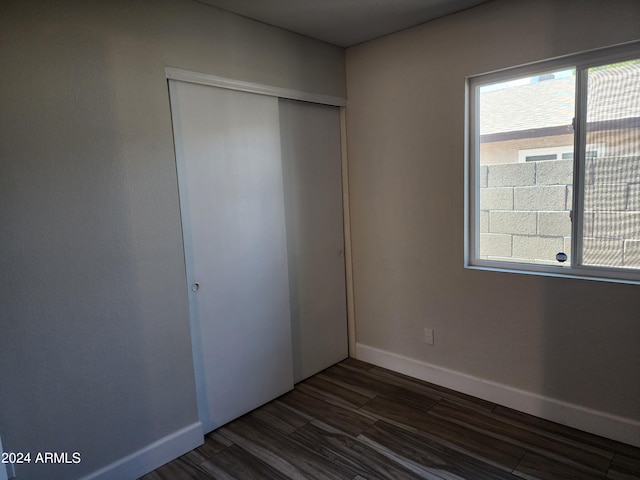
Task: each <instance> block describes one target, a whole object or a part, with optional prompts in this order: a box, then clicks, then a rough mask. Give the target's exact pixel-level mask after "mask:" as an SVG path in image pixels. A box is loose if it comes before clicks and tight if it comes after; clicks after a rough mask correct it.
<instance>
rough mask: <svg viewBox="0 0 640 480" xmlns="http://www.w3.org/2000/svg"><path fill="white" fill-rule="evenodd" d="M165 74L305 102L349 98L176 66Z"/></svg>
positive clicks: (339, 102) (337, 104) (341, 103)
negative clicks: (263, 83) (245, 80)
mask: <svg viewBox="0 0 640 480" xmlns="http://www.w3.org/2000/svg"><path fill="white" fill-rule="evenodd" d="M165 74H166V77H167V78H168V79H170V80H180V81H182V82H189V83H198V84H200V85H209V86H212V87H221V88H228V89H230V90H239V91H241V92H249V93H258V94H260V95H269V96H271V97H278V98H289V99H291V100H301V101H303V102H311V103H319V104H322V105H332V106H335V107H344V106H345V105H346V104H347V100H346V99H345V98H343V97H334V96H331V95H323V94H319V93H310V92H302V91H299V90H291V89H289V88H281V87H272V86H270V85H261V84H259V83H251V82H244V81H242V80H234V79H232V78H226V77H219V76H217V75H210V74H208V73H199V72H191V71H189V70H182V69H180V68H174V67H165Z"/></svg>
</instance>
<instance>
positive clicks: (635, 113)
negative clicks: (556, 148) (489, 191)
mask: <svg viewBox="0 0 640 480" xmlns="http://www.w3.org/2000/svg"><path fill="white" fill-rule="evenodd" d="M574 99H575V77H574V76H569V77H563V78H556V79H550V80H543V81H540V82H538V83H530V84H526V85H516V86H511V87H509V88H502V89H498V90H490V91H485V92H482V93H481V94H480V134H481V135H488V134H493V133H501V132H513V131H521V130H530V129H537V128H548V127H561V126H568V125H571V121H572V119H573V116H574V111H575V108H574V102H575V100H574ZM587 102H588V111H587V121H588V122H600V121H607V120H620V119H624V118H635V117H640V63H636V64H633V65H624V66H620V67H615V68H610V69H602V70H594V71H591V72H590V73H589V87H588V100H587Z"/></svg>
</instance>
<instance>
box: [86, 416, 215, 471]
mask: <svg viewBox="0 0 640 480" xmlns="http://www.w3.org/2000/svg"><path fill="white" fill-rule="evenodd" d="M203 443H204V435H203V433H202V424H201V423H200V422H196V423H192V424H191V425H188V426H186V427H184V428H183V429H181V430H178V431H176V432H173V433H172V434H170V435H167V436H166V437H164V438H161V439H160V440H158V441H156V442H153V443H152V444H150V445H147V446H146V447H144V448H142V449H140V450H138V451H137V452H134V453H132V454H130V455H127V456H126V457H122V458H121V459H120V460H117V461H115V462H113V463H111V464H110V465H107V466H105V467H103V468H101V469H99V470H96V471H95V472H93V473H91V474H89V475H87V476H85V477H82V478H81V479H80V480H126V479H131V480H134V479H136V478H140V477H141V476H143V475H145V474H147V473H149V472H151V471H152V470H155V469H156V468H158V467H160V466H162V465H164V464H165V463H168V462H170V461H171V460H174V459H176V458H178V457H179V456H181V455H184V454H185V453H187V452H188V451H190V450H193V449H194V448H196V447H198V446H200V445H202V444H203Z"/></svg>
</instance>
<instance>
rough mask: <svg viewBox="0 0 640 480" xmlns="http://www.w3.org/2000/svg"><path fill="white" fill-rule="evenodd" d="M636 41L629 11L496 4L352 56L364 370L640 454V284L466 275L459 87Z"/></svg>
mask: <svg viewBox="0 0 640 480" xmlns="http://www.w3.org/2000/svg"><path fill="white" fill-rule="evenodd" d="M636 39H640V2H637V1H631V0H627V1H625V0H616V1H613V2H612V1H607V0H563V1H557V0H520V1H517V2H514V1H511V0H497V1H494V2H489V3H487V4H484V5H481V6H479V7H476V8H473V9H470V10H467V11H464V12H461V13H458V14H455V15H452V16H449V17H445V18H442V19H440V20H436V21H432V22H429V23H427V24H425V25H422V26H419V27H416V28H413V29H410V30H408V31H405V32H401V33H398V34H395V35H390V36H387V37H384V38H382V39H379V40H375V41H372V42H369V43H365V44H362V45H359V46H356V47H353V48H350V49H348V50H347V54H346V62H347V92H348V106H347V132H348V138H347V140H348V154H349V182H350V183H349V188H350V202H351V219H352V224H351V234H352V242H353V244H352V248H353V277H354V290H355V292H354V295H355V314H356V341H357V342H358V345H359V349H358V351H359V352H360V354H361V355H360V356H361V357H362V358H366V359H374V358H375V359H377V360H378V361H380V362H383V363H385V364H386V365H389V366H391V365H396V366H398V368H401V369H402V368H404V369H405V370H411V373H412V374H414V375H417V376H421V377H423V378H430V375H431V373H434V374H437V375H439V376H440V378H441V379H445V380H446V378H448V377H447V376H449V377H451V378H454V377H455V378H457V379H458V380H460V384H461V385H462V384H464V385H467V386H471V387H472V389H473V386H474V385H475V386H480V385H483V383H484V384H486V381H489V382H494V383H492V384H491V385H494V386H496V384H498V385H497V386H496V388H498V390H499V389H500V388H502V387H505V388H504V389H503V390H504V392H511V393H509V395H511V394H514V395H515V393H517V394H518V395H520V396H518V395H516V396H515V397H513V398H521V399H529V400H532V401H534V402H537V401H539V400H540V401H541V405H542V407H540V408H539V409H538V410H539V411H538V412H537V413H539V414H542V415H545V414H546V412H545V411H544V407H545V406H551V407H553V408H556V407H558V408H559V406H561V405H564V403H562V402H565V403H568V404H571V408H573V411H574V413H576V412H577V413H576V414H577V415H578V417H580V415H582V414H584V415H586V416H587V417H588V416H589V415H591V414H595V417H598V418H599V420H598V419H596V420H597V421H596V423H598V421H600V420H602V422H600V423H601V424H599V426H596V428H594V429H593V430H598V429H599V431H601V432H603V428H604V430H606V431H604V433H606V434H609V435H612V436H617V437H618V438H621V439H624V440H626V441H629V442H634V443H636V444H640V423H638V422H639V421H640V348H638V345H639V343H638V342H639V339H640V321H639V316H638V312H640V287H638V286H635V285H622V284H612V283H604V282H594V281H586V280H573V279H572V280H570V279H560V278H545V277H536V276H528V275H516V274H509V273H498V272H486V271H473V270H465V269H464V268H463V264H464V259H463V255H464V246H463V242H464V168H465V163H464V141H465V131H464V128H465V125H464V118H465V77H466V76H469V75H474V74H480V73H485V72H489V71H493V70H497V69H501V68H506V67H509V66H514V65H520V64H525V63H529V62H534V61H538V60H543V59H547V58H551V57H555V56H559V55H563V54H570V53H575V52H579V51H582V50H588V49H592V48H596V47H602V46H606V45H611V44H616V43H620V42H625V41H631V40H636ZM423 327H430V328H433V329H435V346H433V347H430V346H425V345H424V343H423V340H422V338H423V337H422V329H423ZM369 347H372V348H369ZM363 352H364V354H363ZM432 366H435V368H431V367H432ZM430 372H431V373H430ZM478 379H480V380H482V381H481V382H477V381H476V380H478ZM452 383H455V382H452ZM514 389H517V390H514ZM475 393H482V392H481V389H478V390H477V391H476V392H475ZM494 393H495V391H494ZM521 394H522V395H521ZM507 396H508V395H507ZM498 397H499V395H498ZM510 398H511V397H510ZM554 402H555V403H554ZM511 403H514V402H511ZM516 403H517V402H516ZM554 405H555V407H554ZM516 406H521V407H522V408H525V405H516ZM558 408H556V410H557V411H555V413H551V414H550V415H549V416H552V417H554V419H556V420H561V421H564V420H565V419H564V418H558V417H559V414H558V411H559V410H558ZM530 410H531V408H530ZM560 410H561V409H560ZM591 410H593V411H591ZM584 415H583V418H582V419H583V420H584V419H585V418H584ZM567 422H570V420H567ZM607 422H608V423H607ZM634 422H635V423H634ZM578 423H580V422H578ZM583 423H584V422H583ZM587 423H588V422H587ZM602 425H604V427H603V428H600V427H602ZM582 426H584V427H588V425H582ZM625 426H627V427H629V428H626V427H625ZM618 427H620V428H621V429H622V430H624V431H616V429H618Z"/></svg>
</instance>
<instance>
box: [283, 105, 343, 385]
mask: <svg viewBox="0 0 640 480" xmlns="http://www.w3.org/2000/svg"><path fill="white" fill-rule="evenodd" d="M280 132H281V138H282V161H283V168H284V178H285V181H284V187H285V199H286V202H285V206H286V219H287V243H288V251H289V285H290V302H291V318H292V335H293V358H294V379H295V381H296V382H297V381H300V380H302V379H304V378H307V377H309V376H311V375H313V374H315V373H317V372H319V371H320V370H323V369H325V368H327V367H329V366H331V365H333V364H334V363H337V362H339V361H340V360H343V359H344V358H346V357H347V356H348V340H347V313H346V287H345V265H344V234H343V212H342V170H341V148H340V112H339V109H338V108H336V107H330V106H325V105H318V104H314V103H305V102H300V101H296V100H284V99H280Z"/></svg>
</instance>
